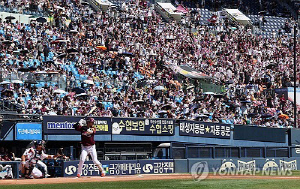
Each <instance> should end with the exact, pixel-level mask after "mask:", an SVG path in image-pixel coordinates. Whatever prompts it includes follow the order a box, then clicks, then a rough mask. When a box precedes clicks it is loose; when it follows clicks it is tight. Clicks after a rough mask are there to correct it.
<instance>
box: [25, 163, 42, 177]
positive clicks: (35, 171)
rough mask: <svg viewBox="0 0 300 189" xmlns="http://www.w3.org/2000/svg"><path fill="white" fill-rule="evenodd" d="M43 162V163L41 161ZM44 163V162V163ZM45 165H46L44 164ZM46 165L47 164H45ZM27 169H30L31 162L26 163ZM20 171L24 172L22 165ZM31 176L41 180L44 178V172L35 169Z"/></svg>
mask: <svg viewBox="0 0 300 189" xmlns="http://www.w3.org/2000/svg"><path fill="white" fill-rule="evenodd" d="M40 162H41V161H40ZM42 163H43V162H42ZM43 164H44V163H43ZM44 165H45V164H44ZM24 166H25V168H26V169H29V162H28V161H27V162H26V163H25V165H24ZM19 169H20V170H22V165H21V164H20V166H19ZM30 175H31V176H33V177H34V178H41V177H42V176H43V173H42V171H40V170H39V169H38V168H37V167H34V168H33V169H32V171H31V174H30Z"/></svg>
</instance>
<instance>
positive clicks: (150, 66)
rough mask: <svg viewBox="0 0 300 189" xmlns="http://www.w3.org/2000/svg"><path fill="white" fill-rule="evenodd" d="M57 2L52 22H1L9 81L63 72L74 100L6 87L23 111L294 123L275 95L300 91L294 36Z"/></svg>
mask: <svg viewBox="0 0 300 189" xmlns="http://www.w3.org/2000/svg"><path fill="white" fill-rule="evenodd" d="M35 2H36V3H38V2H42V3H44V4H47V3H49V1H35ZM51 2H52V3H51V4H52V6H53V9H52V10H53V11H52V14H53V20H51V22H47V23H39V22H33V23H31V24H30V25H24V24H20V23H15V24H12V23H11V22H9V21H4V20H1V22H0V41H2V44H3V45H1V46H0V51H1V54H2V56H1V58H0V60H1V63H0V67H1V68H0V71H1V74H2V76H3V77H4V78H5V77H7V76H8V75H9V74H11V73H16V74H17V73H18V74H19V75H22V74H24V73H22V72H18V70H20V68H26V67H27V68H28V67H31V68H33V70H34V71H33V72H41V71H46V72H50V71H51V72H54V71H55V72H56V73H57V74H59V75H61V76H63V77H64V78H65V82H66V83H67V87H66V88H64V89H63V90H66V92H65V93H64V92H62V91H60V92H58V89H59V83H54V84H50V85H49V84H47V83H46V84H44V83H43V85H42V86H40V85H34V84H22V83H21V84H20V83H14V84H13V83H10V84H2V85H0V90H1V96H2V98H3V99H6V100H9V101H11V102H14V103H16V104H18V105H19V106H22V108H23V109H22V113H25V114H42V115H75V116H76V115H85V114H86V113H87V112H88V111H89V110H90V108H91V107H93V106H94V104H96V103H101V104H102V107H101V108H99V109H98V110H97V111H95V112H94V114H93V115H94V116H105V117H111V116H114V117H147V118H153V117H165V118H174V119H190V120H202V121H207V122H223V123H228V124H253V125H261V126H269V127H288V126H292V125H293V123H292V121H293V117H294V115H293V103H292V102H291V101H290V100H289V99H288V98H287V97H286V96H282V95H280V96H279V95H278V94H276V93H275V92H274V89H275V88H284V87H290V86H291V85H292V83H291V81H293V41H292V39H291V38H289V37H288V36H285V35H282V36H277V37H275V38H262V37H261V36H257V35H253V34H252V33H251V30H250V29H245V28H244V27H243V26H240V25H235V27H232V26H231V25H230V24H229V23H224V24H223V25H221V26H220V27H219V28H218V30H217V32H211V27H209V26H201V25H198V26H196V27H197V28H196V29H195V30H194V31H195V32H191V30H190V29H188V28H186V27H185V26H184V25H181V24H180V23H176V22H175V21H171V22H170V23H166V22H164V21H163V20H162V18H161V16H160V15H158V13H156V12H155V11H154V10H153V8H151V7H149V6H148V4H147V3H143V2H140V1H132V2H131V1H129V2H127V3H124V4H123V5H122V7H121V9H120V10H116V9H109V10H108V11H107V12H105V13H104V12H95V11H93V10H92V9H91V8H90V7H88V6H86V5H82V4H81V3H80V2H79V1H71V0H61V1H51ZM55 7H56V8H55ZM58 7H59V8H58ZM7 40H10V41H12V43H4V41H7ZM298 44H299V43H298ZM16 51H26V53H15V52H16ZM51 60H52V61H51ZM179 65H188V66H189V67H192V68H194V69H196V70H198V71H199V72H202V73H204V74H206V75H207V77H208V78H210V80H211V83H212V85H213V84H214V85H223V86H224V87H225V90H224V91H223V92H224V93H223V94H222V95H220V94H213V93H205V92H204V91H202V90H201V88H200V87H199V86H200V85H199V83H200V82H201V81H199V80H192V79H189V78H184V77H183V78H182V77H180V76H179V74H178V73H176V67H177V66H179ZM297 69H299V68H297ZM298 73H299V72H298ZM87 81H88V82H87ZM297 83H299V74H298V75H297ZM74 88H77V90H75V89H74ZM11 91H12V92H11ZM78 91H81V92H78Z"/></svg>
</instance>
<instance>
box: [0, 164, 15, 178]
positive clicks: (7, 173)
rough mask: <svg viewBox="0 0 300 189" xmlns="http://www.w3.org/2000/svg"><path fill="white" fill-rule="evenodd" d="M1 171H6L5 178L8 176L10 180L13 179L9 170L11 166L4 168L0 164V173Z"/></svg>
mask: <svg viewBox="0 0 300 189" xmlns="http://www.w3.org/2000/svg"><path fill="white" fill-rule="evenodd" d="M1 171H6V176H9V177H11V178H13V177H14V176H13V173H12V168H11V165H6V166H2V165H1V164H0V172H1Z"/></svg>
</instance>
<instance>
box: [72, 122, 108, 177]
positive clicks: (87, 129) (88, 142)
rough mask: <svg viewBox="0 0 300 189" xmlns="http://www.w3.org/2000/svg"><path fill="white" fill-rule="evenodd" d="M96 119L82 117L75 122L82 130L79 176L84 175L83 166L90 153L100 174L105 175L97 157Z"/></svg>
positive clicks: (76, 127) (75, 125)
mask: <svg viewBox="0 0 300 189" xmlns="http://www.w3.org/2000/svg"><path fill="white" fill-rule="evenodd" d="M93 124H94V119H93V118H87V120H84V119H81V120H80V121H79V122H78V123H76V124H74V128H75V129H76V130H77V131H80V132H81V155H80V161H79V165H78V171H77V177H81V175H82V166H83V164H84V161H85V159H86V156H87V155H88V154H90V155H91V156H92V160H93V162H94V164H96V166H97V167H98V168H99V171H100V176H101V177H104V176H105V171H104V170H103V168H102V165H101V163H100V162H99V161H98V159H97V152H96V146H95V140H94V135H95V133H96V128H95V127H94V126H93Z"/></svg>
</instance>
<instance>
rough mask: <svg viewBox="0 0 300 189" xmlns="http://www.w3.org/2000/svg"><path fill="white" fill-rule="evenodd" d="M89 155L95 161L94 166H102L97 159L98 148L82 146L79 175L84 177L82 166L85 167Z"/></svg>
mask: <svg viewBox="0 0 300 189" xmlns="http://www.w3.org/2000/svg"><path fill="white" fill-rule="evenodd" d="M88 154H90V155H91V156H92V160H93V162H94V164H96V165H100V166H101V164H100V162H99V161H98V159H97V152H96V146H95V145H93V146H83V145H81V154H80V161H79V164H78V171H77V174H80V175H82V166H83V164H84V161H85V159H86V156H87V155H88Z"/></svg>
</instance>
